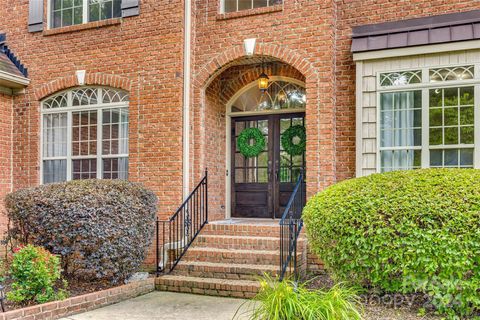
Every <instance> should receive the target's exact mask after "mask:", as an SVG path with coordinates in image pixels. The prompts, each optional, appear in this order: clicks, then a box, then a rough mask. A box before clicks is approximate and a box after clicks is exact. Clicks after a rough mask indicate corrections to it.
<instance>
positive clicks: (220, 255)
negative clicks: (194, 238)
mask: <svg viewBox="0 0 480 320" xmlns="http://www.w3.org/2000/svg"><path fill="white" fill-rule="evenodd" d="M279 259H280V252H279V251H278V250H239V249H217V248H198V247H193V248H189V249H188V251H187V253H186V254H185V256H184V257H183V259H182V260H183V261H204V262H213V263H228V264H231V263H234V264H261V265H273V266H276V265H277V264H278V263H279V261H280V260H279Z"/></svg>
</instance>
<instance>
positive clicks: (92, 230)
mask: <svg viewBox="0 0 480 320" xmlns="http://www.w3.org/2000/svg"><path fill="white" fill-rule="evenodd" d="M6 208H7V213H8V217H9V220H10V230H9V232H8V237H9V238H8V239H7V240H10V241H14V242H15V241H16V242H20V243H24V244H26V243H32V244H35V245H38V246H42V247H44V248H46V249H48V250H49V251H50V252H53V253H54V254H58V255H60V256H61V257H62V264H63V265H62V267H63V269H64V270H65V272H66V273H67V274H68V276H69V277H76V278H79V279H82V280H96V279H104V280H109V281H112V282H114V283H115V282H118V281H123V280H124V279H126V278H127V277H128V276H129V275H131V274H132V273H133V272H135V271H136V270H137V269H138V268H139V267H140V265H141V263H142V262H143V260H144V259H145V257H146V253H147V250H148V248H149V246H150V245H151V244H152V239H153V234H154V228H155V217H156V213H157V197H156V196H155V194H154V193H153V192H151V191H149V190H147V189H145V188H144V187H142V186H141V185H139V184H134V183H130V182H127V181H121V180H77V181H70V182H65V183H57V184H48V185H43V186H39V187H35V188H29V189H23V190H19V191H16V192H13V193H11V194H9V195H7V197H6Z"/></svg>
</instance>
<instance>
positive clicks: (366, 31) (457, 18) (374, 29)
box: [352, 10, 480, 38]
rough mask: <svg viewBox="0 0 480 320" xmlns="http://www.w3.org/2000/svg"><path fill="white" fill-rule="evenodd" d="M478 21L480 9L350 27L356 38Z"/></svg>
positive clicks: (479, 19)
mask: <svg viewBox="0 0 480 320" xmlns="http://www.w3.org/2000/svg"><path fill="white" fill-rule="evenodd" d="M479 21H480V10H473V11H467V12H459V13H449V14H443V15H437V16H430V17H422V18H415V19H407V20H400V21H393V22H383V23H376V24H367V25H363V26H357V27H353V28H352V32H353V35H352V37H353V38H358V37H368V36H374V35H381V34H391V33H399V32H406V31H414V30H415V31H416V30H424V29H434V28H439V27H445V26H455V25H462V24H469V23H474V22H479Z"/></svg>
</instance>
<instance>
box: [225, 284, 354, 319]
mask: <svg viewBox="0 0 480 320" xmlns="http://www.w3.org/2000/svg"><path fill="white" fill-rule="evenodd" d="M260 284H261V287H260V291H259V293H258V294H257V295H256V296H255V298H254V299H253V300H252V301H249V302H247V304H249V305H250V308H247V310H244V312H242V309H243V308H244V306H243V305H242V306H240V308H239V309H238V310H237V313H236V314H235V316H234V319H235V318H238V317H240V316H243V315H244V314H248V318H249V319H250V320H265V319H268V320H360V319H362V317H361V314H360V312H359V311H358V309H357V308H358V307H359V305H360V304H359V299H358V296H357V295H356V291H355V290H353V289H351V288H346V287H343V286H340V285H336V286H334V287H332V288H331V289H329V290H328V291H322V290H309V289H308V288H307V287H306V286H305V284H296V283H295V282H294V281H291V280H284V281H277V280H276V279H273V278H271V277H269V276H268V275H265V277H264V279H263V280H261V281H260Z"/></svg>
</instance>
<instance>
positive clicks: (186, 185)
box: [182, 0, 192, 199]
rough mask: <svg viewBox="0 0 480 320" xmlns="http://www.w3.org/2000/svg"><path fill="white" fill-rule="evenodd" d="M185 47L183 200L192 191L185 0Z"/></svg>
mask: <svg viewBox="0 0 480 320" xmlns="http://www.w3.org/2000/svg"><path fill="white" fill-rule="evenodd" d="M184 3H185V8H184V14H185V17H184V28H183V30H184V47H183V183H182V185H183V198H184V199H185V198H186V197H188V195H189V193H190V192H189V189H190V83H191V78H190V74H191V57H192V55H191V42H192V38H191V31H192V12H191V10H192V1H191V0H185V2H184Z"/></svg>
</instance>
